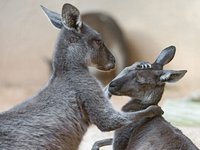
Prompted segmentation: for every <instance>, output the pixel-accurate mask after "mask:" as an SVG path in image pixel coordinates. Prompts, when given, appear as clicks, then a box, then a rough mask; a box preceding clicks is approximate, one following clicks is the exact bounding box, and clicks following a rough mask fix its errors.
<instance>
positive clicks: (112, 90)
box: [108, 81, 120, 95]
mask: <svg viewBox="0 0 200 150" xmlns="http://www.w3.org/2000/svg"><path fill="white" fill-rule="evenodd" d="M119 89H120V86H119V85H118V84H117V82H114V81H112V82H111V83H110V84H109V87H108V91H109V92H110V93H111V94H113V95H120V92H119Z"/></svg>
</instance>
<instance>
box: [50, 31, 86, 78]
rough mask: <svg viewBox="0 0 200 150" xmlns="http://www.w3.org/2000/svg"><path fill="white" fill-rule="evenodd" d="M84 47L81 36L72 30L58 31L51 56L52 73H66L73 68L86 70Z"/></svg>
mask: <svg viewBox="0 0 200 150" xmlns="http://www.w3.org/2000/svg"><path fill="white" fill-rule="evenodd" d="M86 54H87V53H86V48H85V45H84V41H82V39H81V37H79V36H78V35H75V34H74V33H73V31H68V30H65V29H62V30H61V31H60V34H59V37H58V40H57V43H56V46H55V52H54V56H53V73H54V74H56V75H62V74H66V73H67V72H68V71H73V70H85V71H87V70H88V67H87V62H86V60H85V59H86Z"/></svg>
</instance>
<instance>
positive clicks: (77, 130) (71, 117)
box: [0, 4, 162, 150]
mask: <svg viewBox="0 0 200 150" xmlns="http://www.w3.org/2000/svg"><path fill="white" fill-rule="evenodd" d="M43 9H44V11H45V13H47V15H48V16H49V17H50V18H49V19H50V20H51V22H55V20H54V19H56V24H54V23H53V24H54V25H55V26H56V27H60V28H61V30H60V33H59V36H58V40H57V43H56V46H55V52H54V56H53V74H52V76H51V78H50V79H49V82H48V83H47V85H46V86H44V88H43V89H41V90H40V91H39V92H38V93H37V94H36V95H34V96H33V97H31V98H29V99H27V100H26V101H24V102H23V103H21V104H19V105H18V106H15V107H14V108H12V109H10V110H8V111H6V112H3V113H1V114H0V149H1V150H29V149H31V150H34V149H35V150H36V149H37V150H45V149H46V150H47V149H48V150H76V149H78V146H79V144H80V142H81V140H82V137H83V135H84V133H85V132H86V131H87V128H88V127H89V125H90V124H92V123H93V124H95V125H97V126H98V128H99V129H100V130H102V131H110V130H114V129H117V128H120V127H122V126H124V125H127V124H129V123H130V122H132V121H138V119H139V118H141V117H144V118H149V117H154V116H155V115H160V114H161V113H162V110H161V109H160V107H157V106H151V107H148V108H147V109H145V110H142V111H139V112H131V113H123V112H117V111H115V110H114V109H113V107H112V105H111V104H110V102H109V100H108V99H107V98H106V97H105V96H104V93H103V92H102V88H101V86H100V85H99V83H98V82H97V80H96V79H95V78H94V77H93V76H91V75H90V73H89V71H88V65H90V64H93V65H96V67H97V68H99V69H101V70H105V71H106V70H110V69H112V68H114V63H115V59H114V57H113V56H112V54H111V53H110V52H109V50H108V49H107V48H106V47H105V45H104V43H103V41H102V40H101V37H100V35H99V34H98V33H97V32H96V31H94V30H93V29H91V28H90V27H89V26H87V25H86V24H84V23H82V22H80V19H79V18H80V16H79V11H78V10H77V8H75V7H74V6H72V5H70V4H64V6H63V9H62V16H64V18H62V19H63V21H62V22H61V23H62V24H60V22H58V20H57V18H56V17H55V15H53V17H51V16H52V13H53V14H54V12H52V11H49V10H47V9H46V8H44V7H43ZM69 10H70V11H69ZM63 13H65V14H63ZM77 21H78V22H77ZM58 24H60V25H58Z"/></svg>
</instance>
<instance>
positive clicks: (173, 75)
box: [160, 70, 187, 82]
mask: <svg viewBox="0 0 200 150" xmlns="http://www.w3.org/2000/svg"><path fill="white" fill-rule="evenodd" d="M186 72H187V70H179V71H174V70H164V71H163V73H162V75H161V76H160V81H162V82H176V81H178V80H180V79H181V78H182V77H183V76H184V75H185V73H186Z"/></svg>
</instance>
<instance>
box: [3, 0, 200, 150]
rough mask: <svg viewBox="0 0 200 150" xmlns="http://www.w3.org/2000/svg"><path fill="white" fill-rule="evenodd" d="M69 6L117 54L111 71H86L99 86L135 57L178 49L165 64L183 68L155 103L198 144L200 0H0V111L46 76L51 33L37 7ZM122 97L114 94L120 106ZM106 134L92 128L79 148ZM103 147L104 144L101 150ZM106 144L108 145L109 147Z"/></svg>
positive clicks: (54, 34)
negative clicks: (72, 7)
mask: <svg viewBox="0 0 200 150" xmlns="http://www.w3.org/2000/svg"><path fill="white" fill-rule="evenodd" d="M66 2H68V3H71V4H73V5H75V6H76V7H77V8H78V9H79V10H80V12H81V14H83V16H82V17H83V20H85V21H86V22H88V23H90V24H91V26H94V28H96V29H97V30H98V31H99V32H101V33H102V36H103V38H104V40H105V43H106V45H107V46H108V47H109V48H110V49H111V51H112V53H113V54H114V55H115V57H116V59H117V62H118V64H117V68H116V70H115V71H112V72H111V73H107V74H105V73H100V72H97V71H96V70H94V69H91V71H92V72H93V74H95V75H96V76H97V77H98V78H99V79H101V81H102V82H103V83H104V84H106V83H108V81H109V80H110V79H112V78H113V77H114V76H115V74H117V73H118V72H119V71H120V70H121V69H122V68H123V67H125V66H127V65H130V64H132V63H134V62H135V61H140V60H145V61H149V62H153V61H154V60H155V58H156V57H157V56H158V54H159V53H160V51H161V50H162V49H164V48H166V47H168V46H170V45H174V46H176V48H177V51H176V55H175V58H174V59H173V60H172V62H170V64H168V65H167V66H166V68H168V69H176V70H178V69H180V70H181V69H184V70H188V72H187V74H186V75H185V77H184V78H183V79H182V80H181V81H179V82H178V83H176V84H170V85H167V87H166V90H165V93H164V95H163V100H162V102H161V105H162V106H163V108H164V110H165V115H166V118H167V120H169V121H170V122H172V123H173V124H174V125H175V126H178V127H179V128H181V129H182V130H183V132H184V133H185V134H186V135H187V136H189V137H190V138H191V139H192V140H193V141H194V142H195V143H196V144H197V145H198V146H199V147H200V111H199V110H200V75H199V74H200V69H199V64H200V59H199V57H200V50H199V46H200V44H199V35H200V9H199V8H200V1H199V0H190V1H187V0H168V1H160V0H152V1H148V2H147V1H145V0H140V1H136V0H126V1H120V0H110V1H107V0H101V1H97V0H84V1H83V0H82V1H81V0H68V1H67V0H59V1H55V0H48V1H47V0H37V1H35V0H18V1H15V0H1V1H0V18H1V19H0V111H5V110H7V109H9V108H11V107H13V106H14V105H16V104H18V103H20V102H21V101H23V100H25V99H26V98H27V97H29V96H31V95H33V94H34V93H36V92H37V91H38V90H39V88H40V87H42V86H43V85H44V84H45V83H46V82H47V80H48V78H49V75H50V72H51V67H50V65H49V60H51V57H52V53H53V49H54V44H55V40H56V37H57V34H58V32H59V31H58V30H57V29H55V28H54V27H53V26H52V25H51V24H50V22H49V21H48V20H47V18H46V16H45V15H44V13H43V12H42V10H41V8H40V5H44V6H45V7H47V8H49V9H51V10H54V11H56V12H59V13H60V11H61V8H62V5H63V4H64V3H66ZM127 99H128V98H127V97H114V98H113V100H112V102H113V105H114V106H115V107H116V108H117V109H120V107H121V106H122V105H123V104H124V103H125V102H127ZM106 136H107V137H111V136H112V132H110V133H101V132H100V131H99V130H98V129H97V128H96V127H91V129H90V130H89V131H88V133H87V134H86V136H85V137H84V140H83V142H82V144H81V146H80V149H90V148H91V146H92V144H93V142H94V141H96V140H97V139H102V138H105V137H106ZM105 149H106V148H105ZM108 149H110V148H108Z"/></svg>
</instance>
